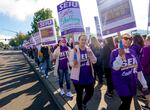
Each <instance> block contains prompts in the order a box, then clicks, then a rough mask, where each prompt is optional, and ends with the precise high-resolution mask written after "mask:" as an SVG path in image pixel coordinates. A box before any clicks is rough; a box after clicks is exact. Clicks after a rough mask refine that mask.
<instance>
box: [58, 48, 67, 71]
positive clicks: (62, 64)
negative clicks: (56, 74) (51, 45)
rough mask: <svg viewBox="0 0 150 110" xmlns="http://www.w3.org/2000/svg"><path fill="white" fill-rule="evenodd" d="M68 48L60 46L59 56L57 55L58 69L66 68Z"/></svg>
mask: <svg viewBox="0 0 150 110" xmlns="http://www.w3.org/2000/svg"><path fill="white" fill-rule="evenodd" d="M68 51H69V49H68V47H67V46H64V47H62V46H60V55H59V66H58V68H59V69H67V68H68V57H67V56H68Z"/></svg>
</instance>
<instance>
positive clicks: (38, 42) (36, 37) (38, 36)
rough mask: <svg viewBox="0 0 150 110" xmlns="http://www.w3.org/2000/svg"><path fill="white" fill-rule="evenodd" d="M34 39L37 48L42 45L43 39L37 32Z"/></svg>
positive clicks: (33, 35)
mask: <svg viewBox="0 0 150 110" xmlns="http://www.w3.org/2000/svg"><path fill="white" fill-rule="evenodd" d="M32 37H33V39H34V41H35V45H36V46H37V45H40V44H41V37H40V34H39V32H36V33H34V34H32Z"/></svg>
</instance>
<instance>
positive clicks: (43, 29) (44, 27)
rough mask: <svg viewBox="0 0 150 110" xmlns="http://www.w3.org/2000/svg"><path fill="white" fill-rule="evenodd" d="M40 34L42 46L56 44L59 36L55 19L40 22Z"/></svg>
mask: <svg viewBox="0 0 150 110" xmlns="http://www.w3.org/2000/svg"><path fill="white" fill-rule="evenodd" d="M38 29H39V34H40V37H41V43H42V44H45V45H46V44H56V43H57V36H56V29H55V23H54V19H47V20H43V21H40V22H38Z"/></svg>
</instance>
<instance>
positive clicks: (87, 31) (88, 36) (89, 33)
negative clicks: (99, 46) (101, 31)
mask: <svg viewBox="0 0 150 110" xmlns="http://www.w3.org/2000/svg"><path fill="white" fill-rule="evenodd" d="M85 33H86V36H87V39H89V38H90V35H91V28H90V27H85Z"/></svg>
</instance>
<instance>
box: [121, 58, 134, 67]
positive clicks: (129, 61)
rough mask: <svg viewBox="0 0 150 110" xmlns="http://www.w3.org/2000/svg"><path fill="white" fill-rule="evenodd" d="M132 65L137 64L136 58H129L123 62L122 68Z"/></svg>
mask: <svg viewBox="0 0 150 110" xmlns="http://www.w3.org/2000/svg"><path fill="white" fill-rule="evenodd" d="M134 64H137V60H136V58H129V59H127V60H126V61H125V62H123V64H122V66H130V65H134Z"/></svg>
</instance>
